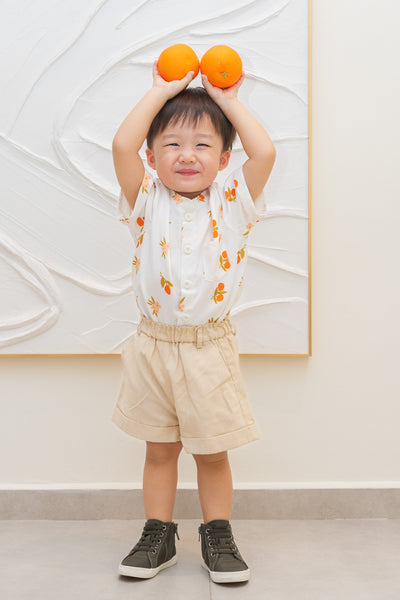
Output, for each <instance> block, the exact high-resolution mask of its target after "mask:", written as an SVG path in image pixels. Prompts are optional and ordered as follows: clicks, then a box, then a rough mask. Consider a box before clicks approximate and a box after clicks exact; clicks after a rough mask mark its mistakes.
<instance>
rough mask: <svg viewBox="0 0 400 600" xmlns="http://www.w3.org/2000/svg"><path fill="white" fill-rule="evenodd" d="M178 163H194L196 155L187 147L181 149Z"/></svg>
mask: <svg viewBox="0 0 400 600" xmlns="http://www.w3.org/2000/svg"><path fill="white" fill-rule="evenodd" d="M179 161H180V162H184V163H193V162H196V155H195V152H194V150H193V148H191V147H189V146H184V147H182V148H181V151H180V154H179Z"/></svg>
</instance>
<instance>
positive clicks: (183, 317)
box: [182, 315, 190, 323]
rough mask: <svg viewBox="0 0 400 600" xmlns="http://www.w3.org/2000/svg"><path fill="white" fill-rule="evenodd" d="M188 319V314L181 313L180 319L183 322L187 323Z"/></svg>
mask: <svg viewBox="0 0 400 600" xmlns="http://www.w3.org/2000/svg"><path fill="white" fill-rule="evenodd" d="M189 320H190V317H189V315H182V321H184V322H185V323H187V322H188V321H189Z"/></svg>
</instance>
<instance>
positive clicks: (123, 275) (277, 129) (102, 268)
mask: <svg viewBox="0 0 400 600" xmlns="http://www.w3.org/2000/svg"><path fill="white" fill-rule="evenodd" d="M308 13H309V3H308V0H253V1H247V2H246V1H244V0H218V2H215V0H202V1H201V2H194V1H191V0H174V2H172V3H171V2H165V1H163V0H86V1H85V2H81V1H80V0H68V2H61V1H59V0H39V1H38V2H28V1H25V0H23V1H21V2H11V1H10V0H6V1H5V2H2V3H1V5H0V16H1V18H0V30H1V35H0V53H1V69H0V86H1V88H0V89H1V95H0V170H1V202H0V278H1V279H0V280H1V294H0V353H2V354H100V353H119V352H120V351H121V348H122V347H123V345H124V344H125V343H126V341H127V339H129V337H130V336H131V335H132V333H133V332H134V331H135V329H136V325H137V323H138V318H139V314H138V311H137V307H136V301H135V295H134V293H133V290H132V285H131V269H132V255H133V250H134V249H133V244H132V238H131V237H130V235H129V233H128V231H127V228H125V227H124V226H123V225H122V224H121V223H120V222H119V219H118V215H117V210H116V206H117V198H118V194H119V188H118V182H117V180H116V177H115V174H114V170H113V162H112V154H111V143H112V139H113V136H114V134H115V132H116V130H117V128H118V126H119V125H120V123H121V121H122V120H123V118H124V117H125V116H126V114H127V113H128V112H129V111H130V109H131V108H132V107H133V105H134V104H135V103H136V102H137V101H138V100H139V99H140V98H141V97H142V95H143V94H144V93H145V92H146V91H147V89H148V88H149V87H150V86H151V83H152V64H153V62H154V60H155V59H156V58H157V57H158V56H159V54H160V53H161V51H162V50H163V49H164V48H166V47H167V46H169V45H171V44H173V43H186V44H188V45H190V46H191V47H192V48H193V49H194V50H195V51H196V53H197V55H198V56H199V57H200V58H201V56H202V55H203V54H204V52H205V51H206V50H207V49H208V48H210V47H211V46H213V45H215V44H226V45H229V46H232V47H233V48H235V50H237V52H238V53H239V54H240V56H241V57H242V60H243V65H244V69H245V72H246V79H245V82H244V83H243V85H242V87H241V89H240V93H239V97H240V99H241V100H242V102H243V103H244V104H246V106H248V107H249V108H250V110H251V111H252V112H253V113H254V114H255V116H256V117H257V118H258V119H259V121H260V122H261V123H262V124H263V125H264V127H265V128H266V130H267V131H268V133H269V134H270V136H271V138H272V139H273V141H274V144H275V147H276V150H277V159H276V163H275V166H274V169H273V171H272V175H271V177H270V179H269V181H268V183H267V186H266V188H265V195H266V198H267V205H268V214H267V216H266V218H265V219H264V220H263V221H262V222H260V223H259V224H258V225H257V227H255V228H254V230H253V231H252V232H251V235H252V237H251V239H250V240H249V245H248V256H249V260H248V266H247V274H246V279H245V285H244V289H243V292H242V295H241V297H240V299H239V301H238V303H237V305H236V307H235V309H234V310H233V311H232V314H231V316H232V320H233V321H234V323H235V324H236V326H237V329H238V336H239V346H240V351H241V352H242V353H254V354H308V352H309V329H310V324H309V302H310V298H309V277H308V273H309V268H308V267H309V247H308V244H309V216H310V215H309V197H308V194H309V192H308V188H309V186H308V173H309V165H308V161H309V122H308V97H309V93H308V85H309V81H308V65H309V57H308V35H309V31H308V16H309V15H308ZM191 85H201V81H200V78H199V77H198V78H196V80H194V82H193V83H192V84H191ZM143 156H144V154H143ZM243 160H244V153H243V150H242V149H241V147H240V144H239V143H236V145H235V146H234V150H233V155H232V159H231V161H232V165H233V166H237V165H239V164H240V163H241V162H243Z"/></svg>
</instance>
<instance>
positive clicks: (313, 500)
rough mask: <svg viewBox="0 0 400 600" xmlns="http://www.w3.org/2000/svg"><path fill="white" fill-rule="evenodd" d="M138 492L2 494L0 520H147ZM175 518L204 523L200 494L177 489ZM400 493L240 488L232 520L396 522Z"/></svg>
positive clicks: (17, 491) (399, 514)
mask: <svg viewBox="0 0 400 600" xmlns="http://www.w3.org/2000/svg"><path fill="white" fill-rule="evenodd" d="M143 518H144V512H143V502H142V491H141V490H140V489H129V490H127V489H57V490H52V489H50V490H49V489H43V490H37V489H36V490H32V489H28V490H26V489H25V490H22V489H9V490H5V489H2V490H0V519H3V520H5V519H21V520H24V519H43V520H92V519H94V520H96V519H124V520H125V519H143ZM174 518H175V519H176V520H178V519H201V509H200V504H199V500H198V494H197V490H195V489H178V491H177V498H176V505H175V514H174ZM398 518H400V489H398V488H385V489H384V488H378V489H360V488H354V489H349V488H346V489H275V490H271V489H236V490H235V492H234V500H233V510H232V519H398Z"/></svg>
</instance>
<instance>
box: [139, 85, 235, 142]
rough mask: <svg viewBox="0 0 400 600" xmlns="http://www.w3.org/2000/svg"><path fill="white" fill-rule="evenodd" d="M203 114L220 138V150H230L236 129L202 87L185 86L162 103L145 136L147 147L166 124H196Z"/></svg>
mask: <svg viewBox="0 0 400 600" xmlns="http://www.w3.org/2000/svg"><path fill="white" fill-rule="evenodd" d="M205 115H206V116H208V117H209V118H210V120H211V123H212V124H213V126H214V128H215V131H216V132H217V133H218V134H219V135H220V136H221V138H222V150H223V151H225V150H231V149H232V144H233V141H234V139H235V136H236V130H235V128H234V127H233V125H232V123H231V122H230V121H229V119H227V117H226V116H225V115H224V113H223V112H222V110H221V109H220V107H219V106H218V104H216V102H214V100H213V99H212V98H211V97H210V96H209V95H208V94H207V92H206V90H205V89H204V88H202V87H194V88H193V87H192V88H186V89H184V90H183V91H182V92H180V93H179V94H177V95H176V96H174V97H173V98H170V100H168V101H167V102H166V103H165V104H164V106H163V107H162V109H161V110H160V111H159V112H158V113H157V114H156V116H155V117H154V119H153V121H152V123H151V125H150V129H149V132H148V134H147V138H146V139H147V147H148V148H149V149H150V150H151V149H152V146H153V142H154V138H155V137H156V135H158V134H159V133H162V132H163V131H164V129H165V128H166V127H167V125H169V124H171V125H175V124H176V123H179V122H182V123H185V122H189V123H191V124H194V125H197V123H198V122H199V120H200V119H201V118H202V117H203V116H205Z"/></svg>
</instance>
